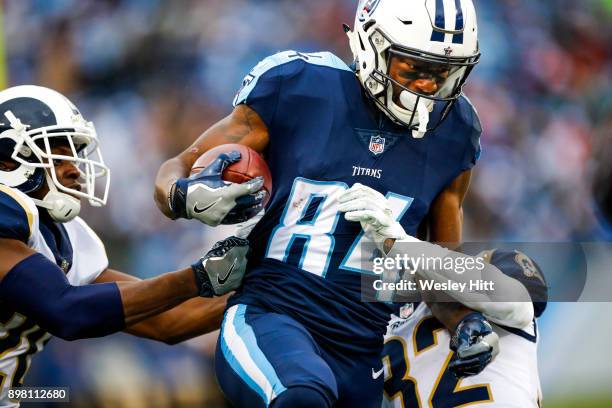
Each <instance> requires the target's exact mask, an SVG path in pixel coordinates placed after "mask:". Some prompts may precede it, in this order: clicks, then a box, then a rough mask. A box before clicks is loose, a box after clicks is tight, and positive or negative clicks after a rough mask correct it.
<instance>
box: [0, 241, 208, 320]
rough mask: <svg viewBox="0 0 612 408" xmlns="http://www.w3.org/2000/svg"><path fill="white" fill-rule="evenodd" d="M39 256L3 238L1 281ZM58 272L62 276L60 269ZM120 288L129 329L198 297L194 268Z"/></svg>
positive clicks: (118, 285)
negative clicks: (26, 260)
mask: <svg viewBox="0 0 612 408" xmlns="http://www.w3.org/2000/svg"><path fill="white" fill-rule="evenodd" d="M36 253H37V252H35V251H34V250H33V249H32V248H30V247H28V246H27V245H26V244H24V243H23V242H21V241H18V240H14V239H0V281H2V279H3V278H4V276H6V274H7V273H8V272H10V271H11V269H13V267H14V266H15V265H17V264H18V263H19V262H21V261H23V260H24V259H26V258H28V257H30V256H32V255H34V254H36ZM58 273H61V270H60V269H59V268H58ZM117 287H118V288H119V293H120V295H121V302H122V304H123V313H124V316H125V324H126V326H131V325H133V324H136V323H138V322H140V321H142V320H144V319H146V318H148V317H151V316H154V315H157V314H159V313H161V312H164V311H166V310H169V309H172V308H173V307H175V306H177V305H179V304H181V303H183V302H184V301H186V300H188V299H191V298H193V297H196V296H197V295H198V290H197V287H196V282H195V276H194V273H193V270H192V269H191V268H187V269H183V270H180V271H176V272H168V273H165V274H163V275H160V276H158V277H155V278H152V279H147V280H144V281H136V282H118V283H117Z"/></svg>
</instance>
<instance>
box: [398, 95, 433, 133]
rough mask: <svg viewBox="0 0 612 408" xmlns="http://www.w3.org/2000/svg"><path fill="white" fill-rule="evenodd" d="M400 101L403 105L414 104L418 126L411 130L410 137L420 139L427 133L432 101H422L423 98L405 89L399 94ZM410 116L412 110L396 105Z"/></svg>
mask: <svg viewBox="0 0 612 408" xmlns="http://www.w3.org/2000/svg"><path fill="white" fill-rule="evenodd" d="M399 99H400V102H401V103H402V105H404V106H415V105H416V115H417V118H416V119H417V122H418V125H419V128H418V129H416V130H413V131H412V137H414V138H415V139H421V138H423V136H425V133H427V125H429V113H430V112H431V111H432V110H433V103H424V102H423V98H420V97H418V96H415V95H413V94H411V93H410V92H407V91H402V92H401V93H400V96H399ZM396 106H397V105H396ZM396 109H401V110H403V111H405V112H406V114H408V115H411V116H412V111H411V110H409V109H406V108H402V107H397V108H396Z"/></svg>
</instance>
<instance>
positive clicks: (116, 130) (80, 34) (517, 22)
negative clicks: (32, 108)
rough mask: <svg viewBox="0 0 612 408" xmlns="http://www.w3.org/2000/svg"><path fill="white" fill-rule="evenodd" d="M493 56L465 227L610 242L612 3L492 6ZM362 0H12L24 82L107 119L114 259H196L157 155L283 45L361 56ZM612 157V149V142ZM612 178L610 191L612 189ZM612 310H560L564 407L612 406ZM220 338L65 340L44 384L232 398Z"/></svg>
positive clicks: (13, 78) (11, 62) (196, 128)
mask: <svg viewBox="0 0 612 408" xmlns="http://www.w3.org/2000/svg"><path fill="white" fill-rule="evenodd" d="M475 3H476V7H477V11H478V17H479V25H480V39H481V48H482V52H483V57H482V62H481V63H480V65H479V66H478V67H477V68H476V70H475V71H474V73H473V74H472V76H471V78H470V81H469V86H468V87H467V89H466V93H467V94H468V95H469V96H470V98H471V100H472V101H473V102H474V104H475V106H476V107H477V109H478V110H479V113H480V116H481V119H482V122H483V128H484V135H483V139H482V145H483V149H484V152H483V155H482V158H481V160H480V162H479V165H478V166H477V168H476V171H475V175H474V178H473V183H472V187H471V191H470V193H469V196H468V198H467V203H466V205H465V225H466V228H465V234H464V236H465V239H466V240H493V241H494V240H497V241H512V240H516V241H547V242H549V241H598V240H606V241H609V240H610V237H611V236H612V230H611V229H610V228H609V227H607V226H605V225H604V224H603V221H602V220H601V217H598V210H597V209H596V206H595V205H594V200H593V196H594V195H593V191H592V180H593V174H594V171H595V170H596V169H597V168H598V167H599V166H608V165H610V164H611V162H612V157H611V156H610V155H609V154H608V155H605V153H602V152H605V151H606V150H605V149H604V147H606V148H607V147H609V146H610V143H609V141H610V138H611V137H612V47H610V43H611V41H612V0H582V1H575V0H548V1H531V0H503V1H501V0H497V1H490V0H475ZM355 4H356V1H351V0H334V1H332V0H310V1H300V2H296V1H293V0H282V1H281V0H274V1H273V0H257V1H256V0H249V1H247V0H206V1H205V0H202V1H187V0H180V1H172V2H170V1H161V0H112V1H111V0H105V1H83V0H48V1H45V0H37V1H35V0H27V1H26V0H8V1H4V2H3V5H4V7H3V21H4V27H3V30H4V48H5V53H6V65H5V66H3V67H2V71H3V72H4V71H6V73H7V74H8V84H9V85H18V84H26V83H33V84H39V85H45V86H49V87H52V88H55V89H57V90H58V91H60V92H63V93H65V94H67V95H68V96H69V97H70V98H71V99H72V100H73V101H75V103H76V104H77V105H78V106H79V107H80V109H81V111H82V112H83V113H84V115H85V116H86V117H87V118H88V119H89V120H92V121H94V123H95V125H96V127H97V130H98V134H99V136H100V138H101V139H102V142H103V145H102V148H103V152H104V155H105V159H106V161H107V163H108V164H109V165H110V167H111V169H112V171H113V180H112V183H111V192H110V203H109V205H108V206H107V207H106V208H104V209H101V210H100V209H94V210H89V209H88V210H87V211H86V213H85V215H84V216H85V218H86V219H87V220H88V221H89V222H90V224H91V225H92V226H93V227H94V229H96V231H98V232H99V234H100V235H101V237H102V239H103V240H104V241H105V243H106V245H107V250H108V253H109V255H110V259H111V265H112V266H113V267H114V268H116V269H120V270H125V271H130V272H131V273H132V274H134V275H137V276H140V277H143V278H144V277H149V276H153V275H155V274H157V273H160V272H162V271H166V270H173V269H175V268H177V267H178V266H185V265H188V264H189V261H191V260H192V259H193V258H194V257H195V256H196V255H197V254H199V253H201V252H202V251H203V250H204V248H206V247H207V243H206V242H210V240H211V239H212V238H211V237H210V236H208V237H207V238H206V237H204V235H205V230H204V227H203V226H201V225H199V224H197V223H196V222H191V223H189V222H180V221H179V222H171V221H169V220H167V219H165V218H164V217H163V216H161V214H160V213H159V212H158V211H157V209H156V207H155V205H154V203H153V200H152V190H153V180H154V176H155V174H156V171H157V169H158V166H159V165H160V164H161V163H162V162H163V161H164V160H165V159H167V158H169V157H171V156H173V155H174V154H176V153H178V152H179V151H181V150H182V149H183V148H184V147H185V146H186V145H188V144H189V143H190V142H191V141H192V140H193V139H194V138H195V137H197V135H199V133H200V132H201V131H203V130H204V129H206V128H207V127H208V126H209V125H210V124H212V123H214V121H216V120H217V119H219V118H221V117H222V116H224V115H226V114H227V113H228V112H229V111H230V109H231V100H232V98H233V95H234V93H235V91H236V90H237V88H238V87H239V84H240V82H241V80H242V78H243V76H244V75H245V74H246V73H247V72H248V71H249V70H250V68H251V67H252V66H253V65H254V64H256V63H257V62H258V60H260V59H262V58H263V57H265V56H267V55H269V54H271V53H274V52H276V51H279V50H285V49H298V50H301V51H321V50H330V51H333V52H335V53H337V54H338V55H339V56H341V57H342V58H343V59H344V60H345V61H349V60H350V54H349V49H348V44H347V41H346V38H345V36H344V34H343V32H342V30H341V27H340V23H341V22H348V23H351V25H352V21H353V13H354V8H355ZM607 151H608V152H609V149H607ZM609 187H610V183H609V182H608V183H607V184H605V183H604V184H603V187H599V188H598V189H597V190H596V192H598V193H599V192H601V188H609ZM611 314H612V307H611V304H606V303H589V304H585V303H582V304H567V303H565V304H561V303H559V304H552V305H550V307H549V309H548V310H547V312H546V313H545V315H544V317H543V319H542V322H541V324H540V328H541V343H540V374H541V378H542V384H543V389H544V401H545V406H547V407H557V406H558V407H562V406H567V407H573V406H581V407H587V406H602V407H603V406H611V405H610V404H612V402H611V401H612V391H611V390H610V388H609V385H610V378H611V375H612V368H611V363H612V361H611V360H612V359H611V358H610V354H609V351H608V347H609V343H608V342H607V341H606V339H609V338H610V335H612V323H611V322H610V315H611ZM214 341H215V340H214V336H207V337H205V338H201V339H197V340H194V341H191V342H189V343H187V344H184V345H180V346H175V347H170V346H166V345H160V344H156V343H153V342H150V341H145V340H135V339H132V338H130V337H128V336H125V335H117V336H113V337H111V338H108V339H104V340H90V341H80V342H75V343H67V342H63V341H61V340H57V339H54V340H52V341H51V342H50V344H49V345H48V346H47V349H46V350H45V351H44V353H42V355H39V356H37V357H35V359H34V364H33V367H32V369H31V370H30V374H29V377H28V380H27V383H28V384H32V385H61V386H70V387H71V390H72V398H73V402H74V403H75V404H79V405H81V406H84V407H85V406H86V407H95V406H109V407H111V406H112V407H121V406H125V407H127V406H129V407H140V406H142V407H166V406H194V405H205V406H222V404H223V402H222V399H221V397H220V395H219V394H218V391H217V389H216V385H215V381H214V373H213V371H212V365H211V353H212V351H213V349H214Z"/></svg>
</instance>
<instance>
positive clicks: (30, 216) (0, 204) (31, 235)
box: [0, 184, 108, 407]
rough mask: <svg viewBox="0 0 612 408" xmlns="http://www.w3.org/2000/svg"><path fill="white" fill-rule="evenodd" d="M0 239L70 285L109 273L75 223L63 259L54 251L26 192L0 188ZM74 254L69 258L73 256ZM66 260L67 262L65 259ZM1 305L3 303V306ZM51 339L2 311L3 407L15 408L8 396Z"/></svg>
mask: <svg viewBox="0 0 612 408" xmlns="http://www.w3.org/2000/svg"><path fill="white" fill-rule="evenodd" d="M0 217H2V219H3V222H1V223H0V236H1V237H3V238H11V237H12V238H15V239H21V240H22V241H23V242H26V241H27V245H28V246H29V247H30V248H32V249H34V250H35V251H37V252H39V253H40V254H42V255H44V256H45V257H47V258H49V259H50V260H51V261H52V262H54V263H56V264H58V266H60V267H61V268H62V269H63V270H64V272H66V277H67V279H68V281H69V282H70V284H71V285H74V286H79V285H85V284H88V283H91V282H93V281H94V280H95V279H96V278H97V277H98V276H99V275H100V273H101V272H102V271H104V270H105V269H106V268H107V267H108V258H107V256H106V250H105V248H104V245H103V244H102V241H100V239H99V238H98V236H97V235H96V234H95V233H94V232H93V231H92V229H91V228H90V227H89V226H88V225H87V224H86V223H85V221H83V220H82V219H81V218H79V217H77V218H75V219H73V220H72V221H69V222H66V223H64V224H62V225H63V227H64V232H65V238H66V239H65V241H67V242H69V244H70V245H68V247H70V248H71V249H72V251H70V250H69V249H68V251H67V252H64V253H62V254H60V253H58V252H57V251H54V250H52V249H51V248H52V247H54V245H49V244H48V243H47V241H46V239H45V236H44V234H43V232H42V231H41V229H40V224H39V221H40V219H39V213H38V209H37V208H36V205H35V204H34V202H33V201H32V200H31V199H30V198H29V197H28V196H27V195H25V194H23V193H22V192H20V191H18V190H15V189H13V188H10V187H7V186H4V185H2V184H0ZM11 234H13V236H11ZM70 252H71V253H70ZM66 255H68V256H66ZM0 305H1V303H0ZM51 337H52V336H51V335H50V334H49V333H47V332H45V331H44V330H43V329H41V328H40V327H39V326H38V325H37V324H36V322H34V321H32V319H28V317H27V316H23V315H21V314H19V313H16V312H13V311H11V310H7V308H6V306H2V308H1V309H0V407H16V406H18V404H15V403H14V402H12V401H9V399H8V390H9V388H11V387H15V386H18V385H20V384H22V383H23V380H24V377H25V374H26V372H27V370H28V368H29V366H30V363H31V360H32V357H33V356H34V355H35V354H36V353H38V352H40V351H41V350H42V349H43V347H44V345H45V344H46V343H47V342H48V341H49V339H50V338H51Z"/></svg>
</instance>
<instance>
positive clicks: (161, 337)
mask: <svg viewBox="0 0 612 408" xmlns="http://www.w3.org/2000/svg"><path fill="white" fill-rule="evenodd" d="M104 282H141V281H140V280H139V279H138V278H135V277H134V276H131V275H128V274H125V273H123V272H118V271H115V270H112V269H107V270H105V271H104V272H102V273H101V274H100V276H99V277H98V279H96V283H104ZM228 297H229V295H226V296H222V297H217V298H210V299H204V298H195V299H190V300H187V301H185V302H183V303H181V304H180V305H178V306H176V307H174V308H172V309H170V310H168V311H166V312H163V313H160V314H158V315H155V316H152V317H149V318H148V319H146V320H143V321H141V322H139V323H136V324H133V325H131V326H129V327H127V328H126V329H125V331H126V332H127V333H130V334H133V335H134V336H138V337H144V338H148V339H152V340H158V341H162V342H164V343H166V344H177V343H180V342H182V341H184V340H188V339H190V338H193V337H197V336H199V335H202V334H206V333H210V332H212V331H214V330H217V329H218V328H219V327H220V326H221V321H222V320H223V311H224V310H225V304H226V302H227V298H228Z"/></svg>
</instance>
